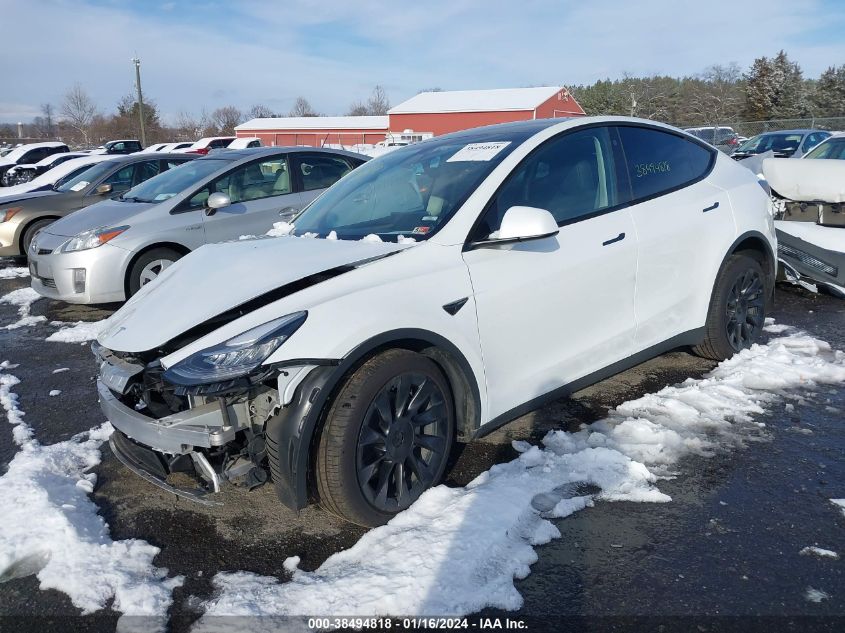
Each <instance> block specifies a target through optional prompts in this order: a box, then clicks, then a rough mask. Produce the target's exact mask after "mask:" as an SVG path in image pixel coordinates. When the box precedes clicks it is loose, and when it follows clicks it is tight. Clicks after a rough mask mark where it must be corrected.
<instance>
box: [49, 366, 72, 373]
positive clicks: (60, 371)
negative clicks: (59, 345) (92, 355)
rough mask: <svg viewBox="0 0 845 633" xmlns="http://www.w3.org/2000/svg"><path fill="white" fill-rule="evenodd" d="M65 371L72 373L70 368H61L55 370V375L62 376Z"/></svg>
mask: <svg viewBox="0 0 845 633" xmlns="http://www.w3.org/2000/svg"><path fill="white" fill-rule="evenodd" d="M63 371H70V367H59V368H58V369H54V370H53V373H54V374H60V373H62V372H63Z"/></svg>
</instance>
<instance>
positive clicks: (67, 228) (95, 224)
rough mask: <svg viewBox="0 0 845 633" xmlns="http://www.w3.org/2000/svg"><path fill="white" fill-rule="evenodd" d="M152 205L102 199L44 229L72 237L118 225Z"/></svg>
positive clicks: (51, 232)
mask: <svg viewBox="0 0 845 633" xmlns="http://www.w3.org/2000/svg"><path fill="white" fill-rule="evenodd" d="M154 206H155V204H153V203H146V202H120V201H119V200H103V201H102V202H98V203H96V204H92V205H91V206H90V207H85V208H83V209H79V210H78V211H75V212H73V213H71V214H70V215H67V216H65V217H63V218H62V219H60V220H56V221H55V222H53V223H52V224H51V225H50V226H48V227H47V228H46V229H45V231H47V232H48V233H50V234H51V235H60V236H62V237H73V236H74V235H79V234H80V233H82V232H83V231H88V230H90V229H97V228H100V227H101V226H106V225H110V226H119V225H121V224H124V223H126V221H127V220H129V218H131V217H133V216H135V215H137V214H138V213H141V212H142V211H145V210H147V209H149V208H150V207H154Z"/></svg>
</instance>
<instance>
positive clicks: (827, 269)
mask: <svg viewBox="0 0 845 633" xmlns="http://www.w3.org/2000/svg"><path fill="white" fill-rule="evenodd" d="M778 255H785V256H786V257H792V258H793V259H797V260H798V261H799V262H801V263H802V264H805V265H807V266H809V267H810V268H813V269H815V270H818V271H819V272H823V273H824V274H826V275H830V276H831V277H836V276H837V275H838V274H839V268H837V267H836V266H833V265H832V264H828V263H827V262H823V261H822V260H820V259H819V258H817V257H813V256H812V255H810V254H809V253H805V252H804V251H802V250H799V249H797V248H793V247H792V246H787V245H786V244H778Z"/></svg>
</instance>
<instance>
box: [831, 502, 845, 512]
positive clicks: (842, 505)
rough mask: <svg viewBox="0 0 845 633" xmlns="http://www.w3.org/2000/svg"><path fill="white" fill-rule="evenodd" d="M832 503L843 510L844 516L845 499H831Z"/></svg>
mask: <svg viewBox="0 0 845 633" xmlns="http://www.w3.org/2000/svg"><path fill="white" fill-rule="evenodd" d="M830 502H831V503H832V504H833V505H836V506H839V508H840V509H841V510H842V514H843V515H845V499H831V500H830Z"/></svg>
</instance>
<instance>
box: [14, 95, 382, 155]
mask: <svg viewBox="0 0 845 633" xmlns="http://www.w3.org/2000/svg"><path fill="white" fill-rule="evenodd" d="M388 109H390V100H389V98H388V96H387V92H386V91H385V89H384V88H383V87H382V86H376V87H375V88H373V91H372V93H371V95H370V96H369V98H368V99H367V100H365V101H360V100H359V101H355V102H353V103H352V104H351V105H350V106H349V109H348V110H347V114H349V115H357V116H360V115H379V114H387V111H388ZM139 111H140V104H139V103H138V101H137V99H136V97H135V95H134V93H130V94H127V95H125V96H124V97H122V98H121V99H120V100H119V101H118V102H117V104H116V106H115V109H114V110H113V111H112V112H102V111H101V110H100V108H99V107H98V106H97V104H96V103H95V102H94V100H93V99H92V98H91V97H90V95H89V94H88V93H87V92H86V91H85V89H84V88H83V87H82V85H81V84H78V83H77V84H74V85H73V86H71V88H69V89H68V91H67V92H66V93H65V94H64V96H63V98H62V101H61V103H60V105H59V107H58V108H56V107H55V106H54V105H53V104H51V103H44V104H42V105H41V108H40V114H39V115H38V116H36V117H34V118H33V120H32V122H30V123H26V124H24V125H23V130H22V132H23V137H24V138H29V139H38V138H43V139H55V138H60V139H62V140H64V141H65V142H67V143H70V144H72V145H74V146H78V147H89V146H96V145H99V144H101V143H104V142H105V141H107V140H110V139H117V138H140V137H141V124H140V117H139ZM143 116H144V132H145V136H146V140H147V144H148V145H152V144H154V143H161V142H165V141H181V140H195V139H198V138H201V137H204V136H230V135H234V133H235V126H237V125H240V124H241V123H243V122H245V121H248V120H250V119H255V118H267V117H279V116H297V117H310V116H322V115H321V114H320V113H319V112H318V111H317V110H315V109H314V108H313V107H312V106H311V103H310V102H309V101H308V100H307V99H306V98H305V97H302V96H300V97H297V98H296V99H295V100H294V103H293V107H292V108H291V110H290V111H289V112H285V113H277V112H275V111H274V110H272V109H271V108H269V107H268V106H266V105H264V104H255V105H253V106H252V107H250V108H249V109H248V110H241V109H239V108H238V107H236V106H234V105H227V106H222V107H220V108H216V109H214V110H212V111H211V112H209V111H207V110H206V109H204V108H203V109H202V110H201V111H200V112H199V113H192V112H180V113H179V114H178V115H177V116H176V120H175V122H174V123H173V124H170V125H168V124H166V123H164V122H163V121H162V120H161V116H160V113H159V108H158V105H157V104H156V102H155V100H154V99H149V98H147V97H145V98H144V104H143ZM17 136H18V130H17V126H15V125H12V124H9V123H5V124H0V138H15V137H17Z"/></svg>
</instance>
